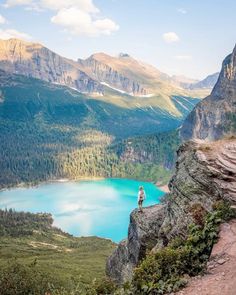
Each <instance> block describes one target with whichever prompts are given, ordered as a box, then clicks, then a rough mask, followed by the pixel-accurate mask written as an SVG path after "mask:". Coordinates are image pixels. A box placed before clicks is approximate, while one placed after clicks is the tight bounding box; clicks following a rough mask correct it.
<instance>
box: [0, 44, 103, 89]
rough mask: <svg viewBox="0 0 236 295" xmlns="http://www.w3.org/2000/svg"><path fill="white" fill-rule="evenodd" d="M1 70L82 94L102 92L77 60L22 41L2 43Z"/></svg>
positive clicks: (0, 47) (0, 52)
mask: <svg viewBox="0 0 236 295" xmlns="http://www.w3.org/2000/svg"><path fill="white" fill-rule="evenodd" d="M0 69H2V70H4V71H6V72H8V73H14V74H20V75H24V76H27V77H34V78H38V79H41V80H44V81H47V82H52V83H57V84H60V85H66V86H69V87H73V88H75V89H78V90H79V91H81V92H102V89H103V87H102V85H101V84H100V83H99V82H98V81H96V79H92V78H91V77H89V76H88V75H87V74H86V73H85V72H84V71H82V70H81V69H80V67H79V64H78V63H77V62H75V61H73V60H70V59H67V58H64V57H62V56H60V55H58V54H56V53H54V52H52V51H51V50H49V49H48V48H46V47H44V46H42V45H41V44H38V43H30V42H25V41H21V40H18V39H9V40H0Z"/></svg>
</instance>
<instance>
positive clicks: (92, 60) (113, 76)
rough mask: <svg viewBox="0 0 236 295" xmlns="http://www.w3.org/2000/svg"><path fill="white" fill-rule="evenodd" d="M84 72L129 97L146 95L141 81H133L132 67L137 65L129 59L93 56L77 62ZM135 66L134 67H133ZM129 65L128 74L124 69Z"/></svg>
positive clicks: (103, 55) (145, 89)
mask: <svg viewBox="0 0 236 295" xmlns="http://www.w3.org/2000/svg"><path fill="white" fill-rule="evenodd" d="M78 62H79V63H80V64H81V65H82V66H83V67H84V68H85V71H86V72H88V73H89V74H90V75H93V76H94V77H96V79H98V80H99V81H100V82H101V83H104V84H105V85H106V84H107V85H109V86H111V87H114V88H116V89H119V90H121V91H124V92H127V93H130V94H131V95H140V96H142V95H147V94H148V89H147V88H145V86H144V85H143V84H142V82H141V81H138V80H137V77H136V79H133V77H132V66H133V67H134V66H136V67H137V65H138V63H137V62H136V61H135V60H133V59H132V58H130V57H126V56H125V57H121V56H120V58H114V57H111V56H109V55H106V54H104V53H99V54H94V55H92V56H90V57H89V58H88V59H86V60H78ZM134 64H135V65H134ZM129 65H130V73H128V72H126V73H125V71H124V70H125V69H126V68H127V66H129Z"/></svg>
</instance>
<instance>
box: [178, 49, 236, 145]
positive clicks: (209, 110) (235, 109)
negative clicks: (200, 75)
mask: <svg viewBox="0 0 236 295" xmlns="http://www.w3.org/2000/svg"><path fill="white" fill-rule="evenodd" d="M235 113H236V47H235V48H234V50H233V52H232V54H230V55H229V56H227V57H226V58H225V60H224V61H223V65H222V70H221V72H220V76H219V79H218V81H217V83H216V85H215V87H214V88H213V90H212V93H211V95H210V96H208V97H207V98H205V99H203V100H202V101H201V102H200V103H199V104H198V105H197V106H196V107H195V109H194V110H193V111H192V112H191V113H190V114H189V116H188V117H187V119H186V120H185V122H184V124H183V126H182V128H181V136H182V137H183V139H184V140H188V139H193V138H198V139H208V140H216V139H219V138H221V137H222V136H223V135H224V134H230V133H234V132H235V131H236V116H235Z"/></svg>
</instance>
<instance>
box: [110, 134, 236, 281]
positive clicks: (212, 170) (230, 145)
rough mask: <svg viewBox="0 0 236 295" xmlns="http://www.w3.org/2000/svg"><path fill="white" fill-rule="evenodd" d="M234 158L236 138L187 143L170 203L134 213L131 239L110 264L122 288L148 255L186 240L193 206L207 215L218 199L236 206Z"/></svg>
mask: <svg viewBox="0 0 236 295" xmlns="http://www.w3.org/2000/svg"><path fill="white" fill-rule="evenodd" d="M235 159H236V139H225V140H221V141H217V142H214V143H211V144H206V143H204V142H199V141H191V142H188V143H185V144H183V145H182V146H181V147H180V149H179V150H178V159H177V162H176V172H175V174H174V176H173V178H172V179H171V181H170V183H169V189H170V193H169V194H167V195H166V197H165V202H164V203H163V204H162V205H156V206H153V207H148V208H145V209H144V212H143V213H140V212H138V211H137V210H134V211H133V212H132V214H131V216H130V226H129V232H128V238H127V240H124V241H122V242H121V243H120V244H119V245H118V247H117V249H116V250H115V251H114V252H113V254H112V256H111V257H110V258H109V260H108V262H107V273H108V275H109V276H110V277H112V278H113V279H115V280H116V281H117V282H118V283H123V282H125V281H127V280H130V279H131V278H132V271H133V269H134V267H135V266H136V265H137V264H138V262H139V261H140V260H141V259H142V258H144V257H145V254H146V252H147V251H151V250H152V251H155V249H159V248H161V247H163V246H165V245H167V244H168V242H169V241H170V240H171V239H172V238H173V237H176V236H182V237H185V236H186V234H187V229H188V225H189V224H190V223H191V222H192V216H191V210H190V208H191V206H193V205H194V204H201V206H202V207H203V208H204V209H205V210H206V211H208V212H211V211H212V210H213V209H212V206H213V204H214V203H215V202H216V201H218V200H222V199H223V200H227V201H229V202H230V203H231V204H236V181H235V177H236V160H235Z"/></svg>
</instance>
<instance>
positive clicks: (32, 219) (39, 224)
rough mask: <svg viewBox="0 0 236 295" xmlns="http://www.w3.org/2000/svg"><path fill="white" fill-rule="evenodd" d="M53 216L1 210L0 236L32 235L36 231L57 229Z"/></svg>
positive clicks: (59, 231) (57, 230) (58, 230)
mask: <svg viewBox="0 0 236 295" xmlns="http://www.w3.org/2000/svg"><path fill="white" fill-rule="evenodd" d="M52 224H53V218H52V215H51V214H49V213H37V214H33V213H29V212H16V211H15V210H13V209H9V210H7V209H6V210H0V236H1V237H3V236H11V237H21V236H28V235H32V234H33V232H34V231H45V232H47V231H51V230H53V231H55V232H58V233H62V231H61V230H60V229H58V228H55V227H52Z"/></svg>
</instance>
